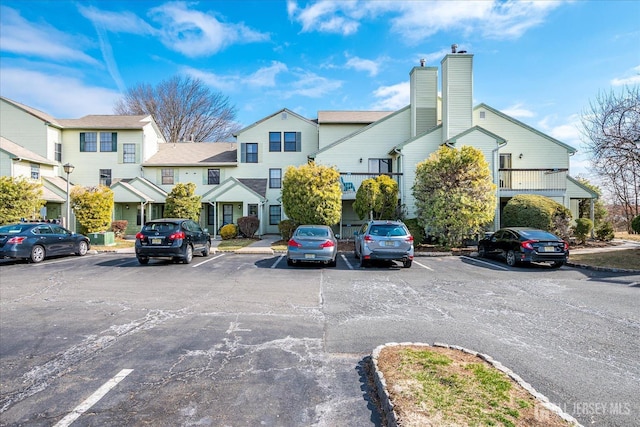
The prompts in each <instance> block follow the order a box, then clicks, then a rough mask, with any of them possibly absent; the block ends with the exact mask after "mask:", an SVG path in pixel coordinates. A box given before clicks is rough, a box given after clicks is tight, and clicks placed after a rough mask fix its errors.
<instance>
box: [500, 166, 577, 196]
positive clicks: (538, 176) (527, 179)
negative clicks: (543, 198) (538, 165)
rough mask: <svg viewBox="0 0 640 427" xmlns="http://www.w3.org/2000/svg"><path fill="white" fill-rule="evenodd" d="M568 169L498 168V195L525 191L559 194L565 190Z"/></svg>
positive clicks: (509, 194) (510, 194)
mask: <svg viewBox="0 0 640 427" xmlns="http://www.w3.org/2000/svg"><path fill="white" fill-rule="evenodd" d="M568 172H569V170H568V169H499V170H498V178H499V182H500V195H501V196H503V197H509V196H514V195H516V194H519V193H523V192H527V193H534V194H541V195H561V194H563V193H564V192H566V190H567V174H568Z"/></svg>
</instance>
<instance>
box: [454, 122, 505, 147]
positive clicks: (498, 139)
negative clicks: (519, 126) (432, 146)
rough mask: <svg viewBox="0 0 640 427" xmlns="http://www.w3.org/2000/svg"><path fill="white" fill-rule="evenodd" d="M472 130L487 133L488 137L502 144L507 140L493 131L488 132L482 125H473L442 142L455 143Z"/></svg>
mask: <svg viewBox="0 0 640 427" xmlns="http://www.w3.org/2000/svg"><path fill="white" fill-rule="evenodd" d="M472 132H481V133H484V134H485V135H487V136H488V137H490V138H492V139H495V140H496V142H497V143H499V144H502V143H505V142H507V140H506V139H504V138H503V137H501V136H498V135H496V134H495V133H493V132H489V131H488V130H486V129H485V128H483V127H482V126H473V127H471V128H469V129H467V130H465V131H464V132H460V133H459V134H457V135H454V136H453V137H451V138H449V139H448V140H446V141H445V142H444V143H445V144H455V143H456V142H458V139H459V138H462V137H464V136H466V135H468V134H470V133H472Z"/></svg>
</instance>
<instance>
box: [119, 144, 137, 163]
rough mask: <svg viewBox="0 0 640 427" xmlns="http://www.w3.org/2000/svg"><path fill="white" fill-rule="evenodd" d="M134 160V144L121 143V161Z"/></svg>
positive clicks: (130, 161) (128, 161)
mask: <svg viewBox="0 0 640 427" xmlns="http://www.w3.org/2000/svg"><path fill="white" fill-rule="evenodd" d="M135 162H136V144H122V163H135Z"/></svg>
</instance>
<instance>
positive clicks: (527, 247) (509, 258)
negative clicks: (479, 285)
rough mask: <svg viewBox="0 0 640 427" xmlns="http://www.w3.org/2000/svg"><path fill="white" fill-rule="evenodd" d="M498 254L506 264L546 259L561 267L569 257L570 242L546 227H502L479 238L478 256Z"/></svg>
mask: <svg viewBox="0 0 640 427" xmlns="http://www.w3.org/2000/svg"><path fill="white" fill-rule="evenodd" d="M494 255H495V256H499V257H501V258H504V259H505V260H506V262H507V264H508V265H510V266H514V265H516V264H517V263H521V262H522V263H527V262H545V263H551V266H552V267H556V268H557V267H560V266H561V265H563V264H564V263H566V262H567V259H568V258H569V244H568V243H567V242H565V241H564V240H562V239H561V238H559V237H558V236H556V235H554V234H552V233H549V232H548V231H544V230H538V229H535V228H526V227H509V228H501V229H500V230H498V231H496V232H495V233H493V234H491V235H489V236H487V237H485V238H484V239H482V240H480V241H479V242H478V256H480V257H486V256H494Z"/></svg>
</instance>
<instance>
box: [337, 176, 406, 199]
mask: <svg viewBox="0 0 640 427" xmlns="http://www.w3.org/2000/svg"><path fill="white" fill-rule="evenodd" d="M380 175H387V176H389V177H391V178H392V179H393V180H394V181H395V182H397V183H398V189H400V188H402V186H401V185H400V184H401V179H402V174H401V173H368V172H344V173H340V186H341V189H342V198H343V199H355V198H356V192H357V191H358V188H360V185H362V181H364V180H365V179H370V178H377V177H379V176H380Z"/></svg>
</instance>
